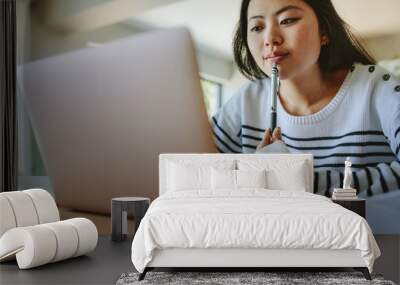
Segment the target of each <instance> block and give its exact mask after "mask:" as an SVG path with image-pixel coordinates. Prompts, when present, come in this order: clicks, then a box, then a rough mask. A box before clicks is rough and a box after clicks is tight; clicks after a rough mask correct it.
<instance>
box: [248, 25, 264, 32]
mask: <svg viewBox="0 0 400 285" xmlns="http://www.w3.org/2000/svg"><path fill="white" fill-rule="evenodd" d="M262 29H263V26H261V25H258V26H254V27H253V28H251V29H250V31H251V32H259V31H261V30H262Z"/></svg>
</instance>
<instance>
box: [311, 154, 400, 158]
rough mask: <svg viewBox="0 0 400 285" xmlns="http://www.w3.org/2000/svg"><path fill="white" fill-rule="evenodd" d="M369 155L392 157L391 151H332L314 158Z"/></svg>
mask: <svg viewBox="0 0 400 285" xmlns="http://www.w3.org/2000/svg"><path fill="white" fill-rule="evenodd" d="M369 156H385V157H386V156H388V157H394V154H393V153H392V152H364V153H332V154H329V155H321V156H318V155H316V156H314V159H326V158H330V157H369Z"/></svg>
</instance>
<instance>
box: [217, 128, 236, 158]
mask: <svg viewBox="0 0 400 285" xmlns="http://www.w3.org/2000/svg"><path fill="white" fill-rule="evenodd" d="M213 134H214V136H215V137H216V139H217V140H218V141H219V142H220V143H221V144H222V145H223V146H224V147H226V148H227V149H229V151H231V152H233V153H240V152H239V151H236V150H234V149H232V148H231V147H230V146H229V145H228V144H227V143H226V142H224V141H223V140H222V139H221V138H220V137H219V136H218V135H217V134H216V133H215V132H214V130H213Z"/></svg>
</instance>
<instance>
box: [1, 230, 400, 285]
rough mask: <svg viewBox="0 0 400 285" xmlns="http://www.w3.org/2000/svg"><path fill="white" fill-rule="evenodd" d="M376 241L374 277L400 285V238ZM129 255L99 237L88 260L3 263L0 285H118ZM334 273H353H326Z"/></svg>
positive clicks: (123, 246)
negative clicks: (34, 264)
mask: <svg viewBox="0 0 400 285" xmlns="http://www.w3.org/2000/svg"><path fill="white" fill-rule="evenodd" d="M375 238H376V240H377V242H378V245H379V247H380V249H381V251H382V257H380V258H379V259H378V260H377V261H376V263H375V268H374V273H381V274H383V275H384V277H385V279H388V280H392V281H393V282H395V283H396V284H400V236H394V235H393V236H381V235H378V236H376V237H375ZM130 253H131V241H130V240H127V241H125V242H121V243H115V242H112V241H111V240H110V236H100V237H99V243H98V246H97V248H96V250H95V251H94V252H92V253H90V254H89V255H88V256H81V257H77V258H74V259H69V260H65V261H62V262H58V263H53V264H48V265H44V266H41V267H37V268H34V269H29V270H19V269H18V266H17V264H16V262H7V263H2V264H0V284H1V285H6V284H7V285H8V284H115V283H116V281H117V280H118V278H119V276H120V275H121V274H122V273H125V272H132V271H135V269H134V267H133V265H132V262H131V257H130ZM280 270H282V271H285V269H280ZM298 270H303V269H298ZM304 270H305V271H312V270H317V271H318V270H319V269H304ZM331 270H332V271H335V270H337V271H347V270H350V269H346V268H337V269H333V268H332V269H327V271H331ZM290 271H291V270H290Z"/></svg>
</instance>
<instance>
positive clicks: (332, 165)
mask: <svg viewBox="0 0 400 285" xmlns="http://www.w3.org/2000/svg"><path fill="white" fill-rule="evenodd" d="M379 163H382V162H376V163H364V164H352V165H351V167H352V168H365V167H376V166H377V165H378V164H379ZM322 167H339V168H342V167H343V163H329V164H319V165H314V168H322Z"/></svg>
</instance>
